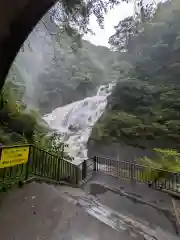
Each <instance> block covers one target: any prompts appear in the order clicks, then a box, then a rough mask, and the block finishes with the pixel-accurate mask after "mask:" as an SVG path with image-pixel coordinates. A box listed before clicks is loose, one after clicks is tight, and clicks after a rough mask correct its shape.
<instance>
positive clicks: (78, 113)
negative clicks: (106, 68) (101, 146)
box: [44, 83, 115, 164]
mask: <svg viewBox="0 0 180 240" xmlns="http://www.w3.org/2000/svg"><path fill="white" fill-rule="evenodd" d="M114 86H115V83H109V84H106V85H102V86H100V87H99V89H98V91H97V94H96V96H93V97H88V98H85V99H84V100H81V101H77V102H73V103H71V104H68V105H66V106H63V107H59V108H56V109H55V110H54V111H53V112H52V113H50V114H47V115H45V116H44V120H45V121H46V122H47V123H48V125H49V126H50V127H51V128H52V129H54V130H56V131H57V132H59V133H61V134H62V135H63V137H62V140H63V141H64V143H65V144H67V145H68V149H67V151H68V152H69V154H70V155H71V156H72V157H74V163H77V164H78V163H80V162H81V161H83V160H84V159H87V148H86V145H87V141H88V139H89V136H90V134H91V131H92V127H93V125H94V124H95V123H96V121H97V120H98V119H99V118H100V117H101V115H102V114H103V112H104V109H105V107H106V105H107V97H108V96H109V95H110V94H111V91H112V88H113V87H114Z"/></svg>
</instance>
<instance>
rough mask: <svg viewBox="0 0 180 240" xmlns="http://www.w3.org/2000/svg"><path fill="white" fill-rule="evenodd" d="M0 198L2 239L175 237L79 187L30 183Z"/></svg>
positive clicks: (165, 239)
mask: <svg viewBox="0 0 180 240" xmlns="http://www.w3.org/2000/svg"><path fill="white" fill-rule="evenodd" d="M1 199H2V201H1V204H0V216H1V218H0V239H2V240H81V239H82V240H109V239H113V240H133V239H135V240H155V239H156V240H178V239H179V237H177V236H175V234H173V233H172V232H171V231H168V230H167V231H166V230H165V229H163V228H161V227H159V226H155V225H154V224H150V223H149V222H148V221H145V220H144V219H140V218H139V219H138V218H137V219H136V218H135V217H134V216H130V215H128V214H125V213H122V212H118V211H117V210H118V209H117V210H115V209H113V208H111V207H109V203H108V204H106V203H105V202H106V201H105V202H104V204H103V203H101V202H100V201H99V200H98V198H96V197H94V196H92V195H90V194H88V193H86V192H85V191H83V190H82V189H76V188H70V187H66V186H52V185H47V184H38V183H31V184H28V185H26V186H24V187H23V188H22V189H14V190H11V191H9V193H8V194H6V195H5V196H4V197H2V198H1ZM113 199H114V198H112V201H114V200H113ZM107 202H108V201H107ZM112 205H113V202H112ZM156 217H157V215H156Z"/></svg>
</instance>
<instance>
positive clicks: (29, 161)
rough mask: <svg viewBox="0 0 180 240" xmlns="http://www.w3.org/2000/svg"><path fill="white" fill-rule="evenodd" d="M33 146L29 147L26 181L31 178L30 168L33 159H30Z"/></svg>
mask: <svg viewBox="0 0 180 240" xmlns="http://www.w3.org/2000/svg"><path fill="white" fill-rule="evenodd" d="M31 148H32V147H31V145H30V146H29V154H28V161H27V163H26V172H25V180H27V179H28V177H29V167H30V163H31V159H30V155H31Z"/></svg>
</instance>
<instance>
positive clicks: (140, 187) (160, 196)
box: [84, 172, 173, 211]
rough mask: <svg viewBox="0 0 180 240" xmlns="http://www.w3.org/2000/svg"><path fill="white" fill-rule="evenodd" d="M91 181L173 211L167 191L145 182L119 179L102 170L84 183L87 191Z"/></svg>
mask: <svg viewBox="0 0 180 240" xmlns="http://www.w3.org/2000/svg"><path fill="white" fill-rule="evenodd" d="M92 182H97V183H100V184H106V185H108V186H109V187H111V188H115V189H119V190H122V191H124V192H125V193H127V194H129V195H132V196H135V197H137V198H140V199H142V200H144V201H146V202H149V203H152V204H156V205H159V206H160V207H162V208H167V209H170V210H172V211H173V205H172V198H171V197H170V196H169V195H168V194H167V193H164V192H161V191H157V190H155V189H151V188H149V187H148V185H147V184H144V183H138V182H134V181H131V180H127V179H120V178H116V177H113V176H111V175H108V174H105V173H103V172H97V173H95V174H94V176H93V178H92V179H91V180H90V181H88V183H87V184H86V185H85V187H84V188H85V190H87V191H89V186H90V185H91V183H92Z"/></svg>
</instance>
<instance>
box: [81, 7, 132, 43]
mask: <svg viewBox="0 0 180 240" xmlns="http://www.w3.org/2000/svg"><path fill="white" fill-rule="evenodd" d="M132 14H133V4H127V3H121V4H120V5H119V6H117V7H116V8H114V9H112V10H111V11H109V12H108V13H107V14H106V15H105V18H104V29H103V30H102V29H100V27H99V26H98V23H97V22H96V18H95V17H91V19H90V27H91V28H92V29H93V31H94V32H95V36H93V35H92V34H87V35H86V36H85V37H84V38H85V39H86V40H89V41H91V42H92V43H93V44H95V45H103V46H108V39H109V37H110V36H111V35H112V34H113V33H114V26H115V25H117V24H118V23H119V21H120V20H122V19H124V18H126V17H128V16H130V15H132Z"/></svg>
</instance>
